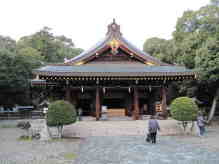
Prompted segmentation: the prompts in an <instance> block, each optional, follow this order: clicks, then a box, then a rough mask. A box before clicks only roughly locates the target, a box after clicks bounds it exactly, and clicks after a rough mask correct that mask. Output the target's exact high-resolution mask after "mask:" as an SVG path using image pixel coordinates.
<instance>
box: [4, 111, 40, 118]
mask: <svg viewBox="0 0 219 164" xmlns="http://www.w3.org/2000/svg"><path fill="white" fill-rule="evenodd" d="M40 118H44V114H43V112H41V111H29V112H25V113H23V112H0V120H14V119H40Z"/></svg>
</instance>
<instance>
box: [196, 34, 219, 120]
mask: <svg viewBox="0 0 219 164" xmlns="http://www.w3.org/2000/svg"><path fill="white" fill-rule="evenodd" d="M196 69H197V70H198V71H199V72H200V83H204V84H205V85H207V86H208V88H209V90H210V92H211V93H212V94H213V102H212V106H211V110H210V112H209V117H208V121H211V120H212V118H213V116H214V113H215V110H216V105H217V102H218V100H219V36H218V38H211V37H210V38H208V39H207V40H206V42H205V44H204V45H203V47H202V48H200V49H199V50H198V51H197V56H196Z"/></svg>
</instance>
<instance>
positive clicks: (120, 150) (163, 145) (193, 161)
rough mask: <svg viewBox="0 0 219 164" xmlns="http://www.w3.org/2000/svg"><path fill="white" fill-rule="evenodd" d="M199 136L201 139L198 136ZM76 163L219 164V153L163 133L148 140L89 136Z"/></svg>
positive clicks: (136, 137)
mask: <svg viewBox="0 0 219 164" xmlns="http://www.w3.org/2000/svg"><path fill="white" fill-rule="evenodd" d="M197 139H199V138H197ZM75 162H76V164H218V163H219V152H218V151H209V150H207V149H205V148H204V147H202V146H201V145H193V144H189V143H187V142H183V141H180V139H179V138H177V137H174V136H160V138H159V139H158V143H157V144H156V145H152V144H150V143H146V142H145V140H144V137H143V136H104V137H100V136H99V137H98V136H96V137H89V138H86V139H85V141H84V142H82V143H81V147H80V151H79V153H78V156H77V159H76V161H75Z"/></svg>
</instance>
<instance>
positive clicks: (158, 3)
mask: <svg viewBox="0 0 219 164" xmlns="http://www.w3.org/2000/svg"><path fill="white" fill-rule="evenodd" d="M209 1H210V0H1V1H0V6H1V8H0V18H1V19H0V21H1V25H0V35H4V36H10V37H12V38H14V39H16V40H18V39H19V37H21V36H25V35H30V34H33V33H35V32H36V31H39V29H41V28H42V27H43V26H48V27H51V28H52V29H53V30H52V32H53V33H54V34H55V35H61V34H62V35H65V36H67V37H70V38H72V40H73V42H74V43H75V45H76V47H80V48H83V49H87V48H89V47H91V46H92V45H94V44H95V43H96V42H97V41H99V40H100V39H102V38H103V37H104V36H105V33H106V30H107V25H108V24H109V23H111V22H112V20H113V18H115V19H116V22H117V23H118V24H120V26H121V31H122V33H123V35H124V36H125V38H127V39H128V40H129V41H131V42H132V43H133V44H135V45H136V46H137V47H139V48H141V49H142V46H143V43H144V41H145V40H146V39H147V38H150V37H161V38H166V39H169V38H171V33H172V32H173V31H174V28H175V24H176V21H177V18H178V17H180V16H182V14H183V12H184V11H185V10H188V9H193V10H196V9H199V8H200V7H201V6H203V5H206V4H207V3H208V2H209Z"/></svg>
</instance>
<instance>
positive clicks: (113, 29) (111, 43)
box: [65, 19, 169, 66]
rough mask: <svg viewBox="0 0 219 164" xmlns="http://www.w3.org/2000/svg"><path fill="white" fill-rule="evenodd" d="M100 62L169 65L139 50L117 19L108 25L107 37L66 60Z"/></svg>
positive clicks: (67, 61)
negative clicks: (127, 37) (121, 29)
mask: <svg viewBox="0 0 219 164" xmlns="http://www.w3.org/2000/svg"><path fill="white" fill-rule="evenodd" d="M98 62H109V63H111V62H121V64H122V63H126V62H131V63H139V64H145V65H156V66H162V65H169V64H166V63H163V62H161V61H160V60H158V59H156V58H154V57H152V56H150V55H149V54H147V53H145V52H143V51H141V50H139V49H138V48H136V47H135V46H133V45H132V44H131V43H130V42H128V41H127V40H126V39H125V38H124V37H123V36H122V33H121V32H120V26H119V25H118V24H116V22H115V19H114V20H113V22H112V23H111V24H109V25H108V31H107V33H106V37H105V38H104V39H103V40H102V41H100V42H98V43H97V44H96V45H95V46H94V47H92V48H91V49H89V50H87V51H85V52H83V53H81V54H80V55H78V56H76V57H74V58H72V59H70V60H66V61H65V64H66V65H82V64H89V63H98Z"/></svg>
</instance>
